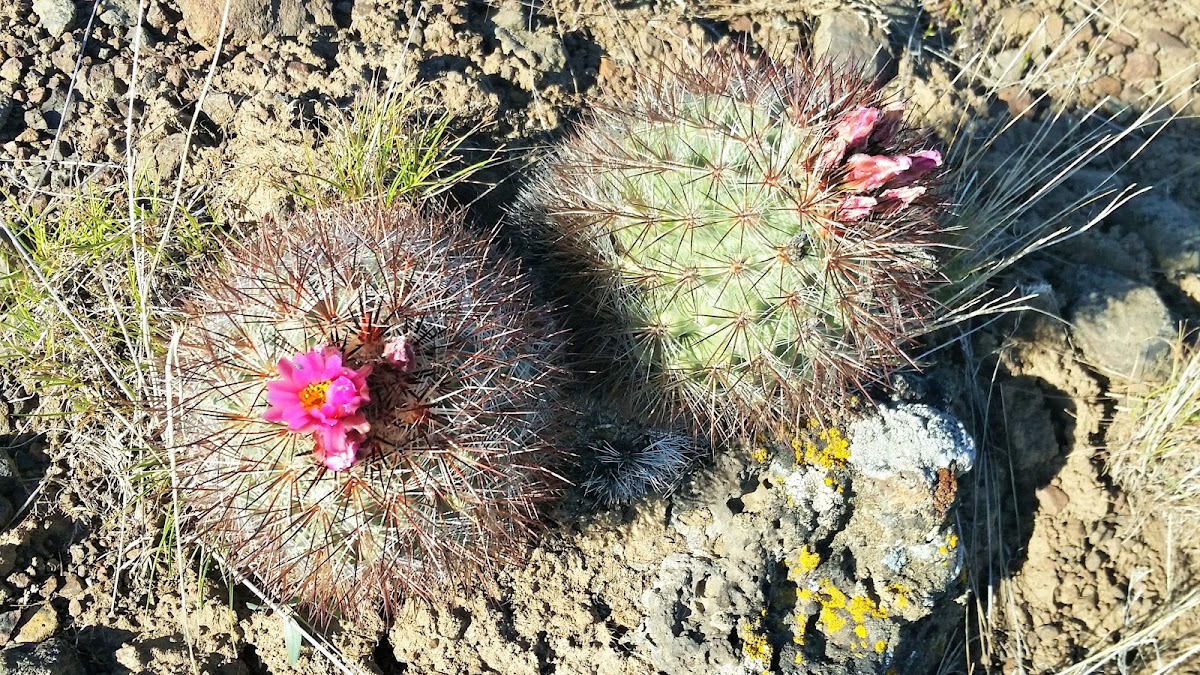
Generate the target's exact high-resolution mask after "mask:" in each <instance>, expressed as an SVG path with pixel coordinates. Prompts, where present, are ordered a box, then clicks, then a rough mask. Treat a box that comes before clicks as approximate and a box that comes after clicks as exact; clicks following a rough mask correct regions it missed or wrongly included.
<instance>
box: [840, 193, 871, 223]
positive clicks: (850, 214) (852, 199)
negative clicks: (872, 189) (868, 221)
mask: <svg viewBox="0 0 1200 675" xmlns="http://www.w3.org/2000/svg"><path fill="white" fill-rule="evenodd" d="M875 204H876V201H875V198H874V197H863V196H860V195H849V196H847V197H846V198H844V199H842V203H841V204H839V205H838V207H837V212H836V213H835V214H834V218H837V219H838V220H840V221H842V222H844V223H848V222H853V221H855V220H862V219H863V218H866V217H867V216H868V215H870V214H871V209H873V208H875Z"/></svg>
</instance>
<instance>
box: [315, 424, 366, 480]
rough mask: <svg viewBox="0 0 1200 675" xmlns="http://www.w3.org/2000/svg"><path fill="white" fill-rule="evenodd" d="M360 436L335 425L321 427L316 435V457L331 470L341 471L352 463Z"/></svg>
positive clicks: (355, 457)
mask: <svg viewBox="0 0 1200 675" xmlns="http://www.w3.org/2000/svg"><path fill="white" fill-rule="evenodd" d="M361 440H362V439H361V436H360V435H359V434H358V433H356V432H353V431H350V432H348V431H347V430H346V429H343V428H340V427H337V428H332V429H322V430H321V431H319V432H318V433H317V435H316V442H317V443H316V445H317V447H316V452H315V453H314V454H315V456H316V457H317V459H318V460H319V461H320V462H321V463H322V464H324V465H325V466H326V467H327V468H329V469H330V470H332V471H343V470H345V469H348V468H350V467H351V466H353V465H354V461H355V460H356V459H357V455H358V447H359V443H360V442H361Z"/></svg>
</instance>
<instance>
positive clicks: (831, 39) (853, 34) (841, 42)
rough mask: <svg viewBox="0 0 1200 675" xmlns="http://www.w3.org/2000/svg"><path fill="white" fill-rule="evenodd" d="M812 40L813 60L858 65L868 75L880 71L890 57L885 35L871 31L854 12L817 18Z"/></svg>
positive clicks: (831, 13)
mask: <svg viewBox="0 0 1200 675" xmlns="http://www.w3.org/2000/svg"><path fill="white" fill-rule="evenodd" d="M812 39H813V55H814V56H815V57H817V58H825V59H829V60H830V61H833V62H835V63H842V64H846V65H854V66H858V67H861V68H862V69H863V70H865V71H867V72H868V73H870V74H872V75H873V74H877V73H880V72H882V71H883V69H884V68H885V67H887V64H888V62H889V61H890V60H891V58H892V55H891V53H890V52H889V51H888V41H887V35H885V34H883V33H882V32H881V31H879V30H878V29H874V30H873V29H872V27H871V25H870V24H869V23H868V22H867V19H866V18H865V17H863V16H862V15H861V14H858V13H856V12H851V11H835V12H830V13H828V14H823V15H821V17H820V18H819V19H818V20H817V29H816V30H815V31H814V32H813V38H812Z"/></svg>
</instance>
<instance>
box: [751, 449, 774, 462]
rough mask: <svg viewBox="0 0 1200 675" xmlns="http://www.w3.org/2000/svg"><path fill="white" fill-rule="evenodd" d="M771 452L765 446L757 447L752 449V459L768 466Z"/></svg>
mask: <svg viewBox="0 0 1200 675" xmlns="http://www.w3.org/2000/svg"><path fill="white" fill-rule="evenodd" d="M770 454H771V453H770V452H769V451H768V450H767V446H765V445H755V446H753V447H751V448H750V458H751V459H753V460H754V461H756V462H758V463H759V464H766V462H767V458H768V457H770Z"/></svg>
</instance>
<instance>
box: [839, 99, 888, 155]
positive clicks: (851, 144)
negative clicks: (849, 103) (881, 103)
mask: <svg viewBox="0 0 1200 675" xmlns="http://www.w3.org/2000/svg"><path fill="white" fill-rule="evenodd" d="M877 119H879V109H878V108H859V109H857V110H855V111H854V112H852V113H850V115H849V116H847V117H846V118H845V119H843V120H842V121H841V122H838V123H837V124H836V125H835V126H834V127H833V132H834V134H835V135H836V136H837V137H838V138H840V139H842V140H843V141H845V142H846V148H847V149H848V150H857V149H858V148H859V146H861V145H863V144H864V143H866V142H867V138H868V137H869V136H870V135H871V130H872V129H874V128H875V120H877Z"/></svg>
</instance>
